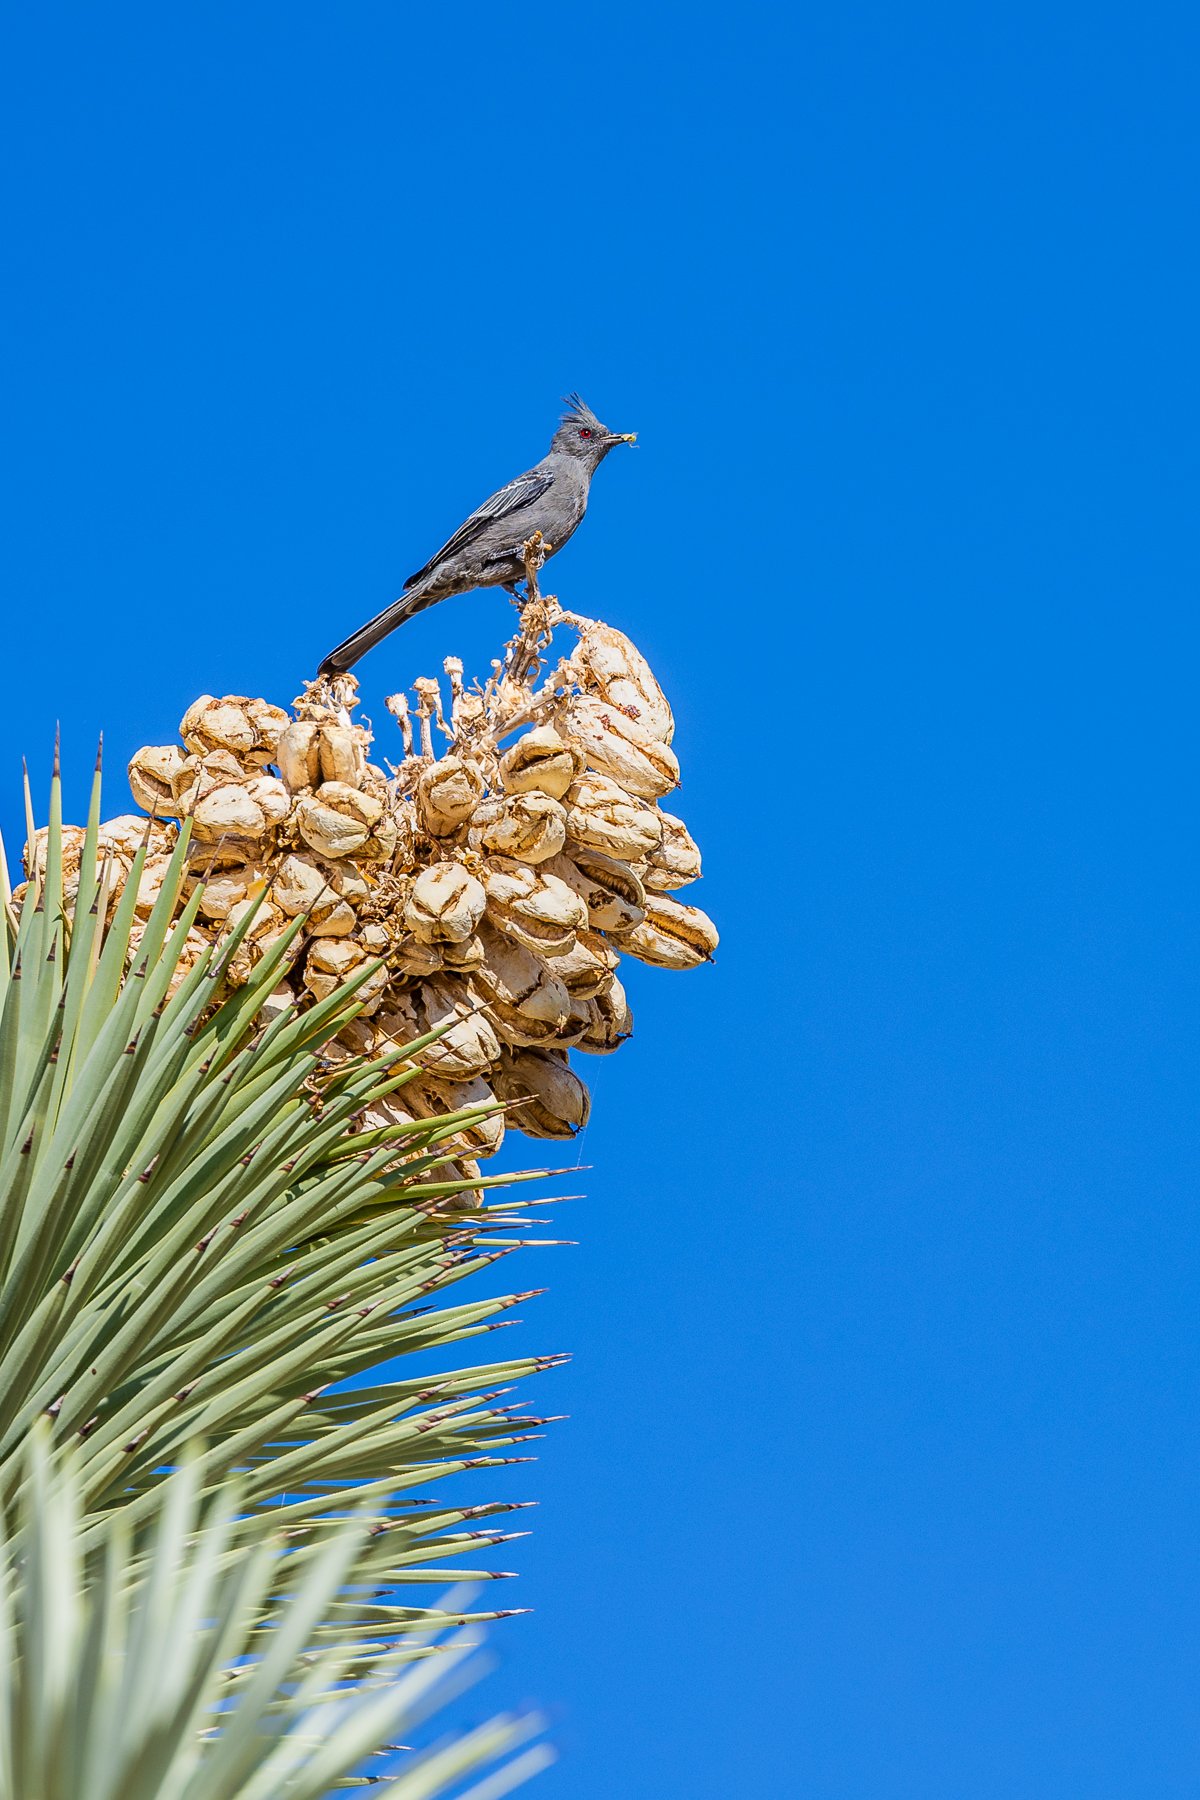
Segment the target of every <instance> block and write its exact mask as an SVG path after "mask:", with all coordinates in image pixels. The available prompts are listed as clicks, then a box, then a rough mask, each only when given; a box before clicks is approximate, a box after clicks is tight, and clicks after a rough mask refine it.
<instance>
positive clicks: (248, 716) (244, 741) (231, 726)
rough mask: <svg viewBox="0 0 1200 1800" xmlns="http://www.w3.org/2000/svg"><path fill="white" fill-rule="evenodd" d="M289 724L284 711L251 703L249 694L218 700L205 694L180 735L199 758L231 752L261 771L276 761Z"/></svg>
mask: <svg viewBox="0 0 1200 1800" xmlns="http://www.w3.org/2000/svg"><path fill="white" fill-rule="evenodd" d="M287 724H288V715H287V714H286V713H285V712H284V711H283V708H282V707H279V706H272V705H271V704H270V702H269V701H267V700H251V699H249V698H248V697H247V696H246V695H245V694H226V695H225V697H224V698H223V699H220V700H218V699H216V698H214V696H213V695H212V694H201V696H200V698H199V699H198V700H193V702H192V704H191V705H190V706H189V707H188V709H187V711H186V712H185V713H184V715H183V719H182V720H181V722H180V726H179V735H180V737H181V738H182V739H183V741H184V743H185V744H186V745H187V747H188V749H189V750H191V751H193V752H194V753H195V754H196V755H197V756H206V755H208V753H209V752H210V751H212V750H228V751H229V752H230V753H231V754H232V755H233V756H235V757H236V758H237V759H238V761H239V762H240V763H242V764H244V765H245V766H247V767H257V768H260V769H261V768H263V767H265V766H266V764H267V763H270V762H274V761H275V752H276V750H277V748H278V745H279V738H280V734H281V733H282V731H283V730H284V728H285V727H286V726H287Z"/></svg>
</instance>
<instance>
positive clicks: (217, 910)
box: [139, 862, 267, 921]
mask: <svg viewBox="0 0 1200 1800" xmlns="http://www.w3.org/2000/svg"><path fill="white" fill-rule="evenodd" d="M266 879H267V874H266V868H265V866H264V865H263V864H262V863H257V862H248V863H235V864H234V865H233V866H232V867H231V868H228V869H214V870H213V871H212V872H211V874H208V875H203V876H196V877H193V878H192V882H191V885H192V886H195V885H196V884H197V882H199V883H200V884H201V885H202V887H203V892H202V893H201V896H200V916H201V918H203V919H214V920H218V921H219V920H224V919H228V917H229V915H230V913H231V912H232V910H233V908H234V907H235V906H240V905H241V903H242V902H243V901H244V900H248V899H250V898H251V897H252V894H253V893H254V892H261V890H262V888H263V886H264V885H265V883H266ZM139 898H140V890H139Z"/></svg>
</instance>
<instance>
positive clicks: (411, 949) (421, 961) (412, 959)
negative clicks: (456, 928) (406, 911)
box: [393, 932, 452, 978]
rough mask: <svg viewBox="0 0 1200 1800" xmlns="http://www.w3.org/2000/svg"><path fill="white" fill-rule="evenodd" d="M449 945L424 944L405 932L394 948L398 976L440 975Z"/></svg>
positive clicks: (444, 964)
mask: <svg viewBox="0 0 1200 1800" xmlns="http://www.w3.org/2000/svg"><path fill="white" fill-rule="evenodd" d="M451 947H452V946H451V945H449V944H426V943H424V942H423V941H422V939H420V938H419V937H416V936H414V935H413V933H412V932H406V933H405V935H404V936H403V937H402V938H401V939H400V941H399V943H398V944H397V946H396V950H395V955H394V959H393V960H394V962H395V965H396V969H397V972H398V973H399V974H400V975H405V976H410V977H414V978H415V977H419V976H424V975H440V974H441V972H442V970H443V969H444V968H445V966H446V963H445V955H446V951H447V950H449V949H450V948H451Z"/></svg>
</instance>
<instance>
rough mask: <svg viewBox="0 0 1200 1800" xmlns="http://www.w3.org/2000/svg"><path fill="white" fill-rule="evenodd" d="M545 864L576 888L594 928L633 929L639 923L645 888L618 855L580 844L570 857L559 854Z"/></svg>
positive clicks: (642, 911)
mask: <svg viewBox="0 0 1200 1800" xmlns="http://www.w3.org/2000/svg"><path fill="white" fill-rule="evenodd" d="M546 867H547V869H548V870H549V871H550V872H551V873H552V874H554V875H557V876H559V877H560V878H561V879H562V880H563V881H565V882H566V884H567V886H568V887H571V888H574V890H575V892H576V893H577V894H578V895H579V896H580V898H581V899H582V900H583V903H584V905H585V906H586V907H587V913H588V923H589V925H591V926H592V927H593V929H594V930H596V931H632V929H633V927H634V926H635V925H637V924H640V922H641V919H642V916H643V913H644V911H645V906H646V890H645V888H644V887H643V886H642V884H641V882H640V881H639V880H638V878H637V876H636V875H635V874H634V872H633V870H632V869H631V868H629V867H628V866H627V865H626V864H625V863H623V862H620V861H618V860H617V858H616V857H614V856H605V855H604V853H603V851H600V850H584V849H583V848H582V847H580V848H577V849H574V850H573V851H572V853H571V855H570V856H556V857H555V858H554V861H553V862H551V863H547V865H546Z"/></svg>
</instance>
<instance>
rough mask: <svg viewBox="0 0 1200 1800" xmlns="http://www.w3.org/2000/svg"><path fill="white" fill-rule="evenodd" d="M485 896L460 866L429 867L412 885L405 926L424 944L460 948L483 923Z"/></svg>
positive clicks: (454, 864)
mask: <svg viewBox="0 0 1200 1800" xmlns="http://www.w3.org/2000/svg"><path fill="white" fill-rule="evenodd" d="M486 906H487V895H486V893H485V892H484V889H483V885H482V883H480V882H478V881H476V879H475V877H474V876H473V875H470V874H468V872H467V871H466V869H464V868H463V866H462V864H461V863H457V862H436V863H431V864H430V866H429V867H428V868H427V869H422V870H421V873H420V874H419V875H418V876H417V878H416V880H415V881H414V882H413V885H412V890H411V892H410V894H409V896H408V904H407V906H406V907H405V909H404V924H405V926H406V928H407V929H408V930H409V931H412V932H415V934H416V936H417V937H419V938H420V939H421V940H422V941H423V942H424V943H427V944H459V943H463V942H465V940H466V939H467V938H469V937H470V936H471V935H472V934H473V932H474V930H475V927H476V926H477V925H478V923H479V921H480V919H482V917H483V914H484V910H485V908H486Z"/></svg>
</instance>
